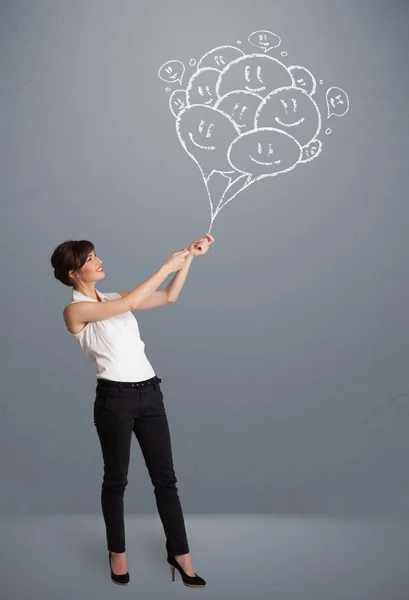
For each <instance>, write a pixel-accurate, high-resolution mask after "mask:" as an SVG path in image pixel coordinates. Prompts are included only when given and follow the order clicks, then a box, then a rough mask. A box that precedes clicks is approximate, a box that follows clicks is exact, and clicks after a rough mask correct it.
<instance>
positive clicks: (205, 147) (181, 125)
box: [176, 104, 240, 182]
mask: <svg viewBox="0 0 409 600" xmlns="http://www.w3.org/2000/svg"><path fill="white" fill-rule="evenodd" d="M176 132H177V135H178V138H179V141H180V143H181V144H182V146H183V148H184V149H185V150H186V152H187V153H188V154H189V156H190V157H191V158H192V159H193V160H194V161H195V162H196V163H197V164H198V165H199V168H200V170H201V172H202V175H203V178H204V180H205V182H206V181H207V179H208V178H209V175H210V174H211V173H212V171H219V172H221V173H223V172H229V171H233V170H234V169H233V168H232V167H231V165H230V163H229V162H228V160H227V149H228V147H229V145H230V144H231V142H232V141H233V140H234V139H235V138H236V137H237V136H238V135H239V133H240V130H239V128H238V127H237V126H236V124H235V123H234V121H233V119H232V118H231V117H230V116H229V115H227V114H226V113H223V112H222V111H220V110H218V109H216V108H213V107H211V106H204V105H202V104H196V105H193V106H188V107H187V108H185V109H183V110H182V111H181V112H180V113H179V115H178V117H177V119H176Z"/></svg>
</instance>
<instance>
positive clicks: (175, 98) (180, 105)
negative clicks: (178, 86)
mask: <svg viewBox="0 0 409 600" xmlns="http://www.w3.org/2000/svg"><path fill="white" fill-rule="evenodd" d="M186 106H187V99H186V90H175V91H174V92H172V94H171V95H170V98H169V108H170V111H171V113H172V115H173V116H174V117H177V116H178V114H179V113H180V111H181V110H183V109H184V108H186Z"/></svg>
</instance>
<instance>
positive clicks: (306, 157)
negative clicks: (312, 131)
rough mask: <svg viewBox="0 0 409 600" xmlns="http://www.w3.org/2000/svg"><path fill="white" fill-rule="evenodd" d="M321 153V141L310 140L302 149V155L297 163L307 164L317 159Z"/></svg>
mask: <svg viewBox="0 0 409 600" xmlns="http://www.w3.org/2000/svg"><path fill="white" fill-rule="evenodd" d="M321 151H322V142H321V140H311V142H310V143H309V144H307V145H306V146H304V147H303V149H302V155H301V158H300V160H299V161H298V162H300V163H307V162H310V161H312V160H314V158H317V156H319V155H320V154H321Z"/></svg>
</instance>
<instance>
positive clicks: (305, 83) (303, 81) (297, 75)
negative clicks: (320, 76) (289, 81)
mask: <svg viewBox="0 0 409 600" xmlns="http://www.w3.org/2000/svg"><path fill="white" fill-rule="evenodd" d="M288 70H289V71H290V73H292V75H293V77H294V80H295V85H296V86H297V87H299V88H301V89H303V90H304V91H305V92H307V94H309V95H310V96H313V95H314V94H315V91H316V89H317V82H316V79H315V77H314V75H313V74H312V73H311V71H309V70H308V69H306V68H305V67H300V66H299V65H292V66H291V67H288Z"/></svg>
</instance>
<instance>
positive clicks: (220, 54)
mask: <svg viewBox="0 0 409 600" xmlns="http://www.w3.org/2000/svg"><path fill="white" fill-rule="evenodd" d="M240 56H244V52H243V50H240V49H239V48H235V47H234V46H219V47H218V48H214V49H213V50H210V51H209V52H206V54H204V55H203V56H202V58H201V59H200V60H199V62H198V64H197V68H198V69H203V68H205V67H211V68H212V69H218V70H219V71H221V70H222V69H224V68H225V67H226V66H227V65H228V64H229V63H230V62H231V61H232V60H234V59H236V58H239V57H240Z"/></svg>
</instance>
